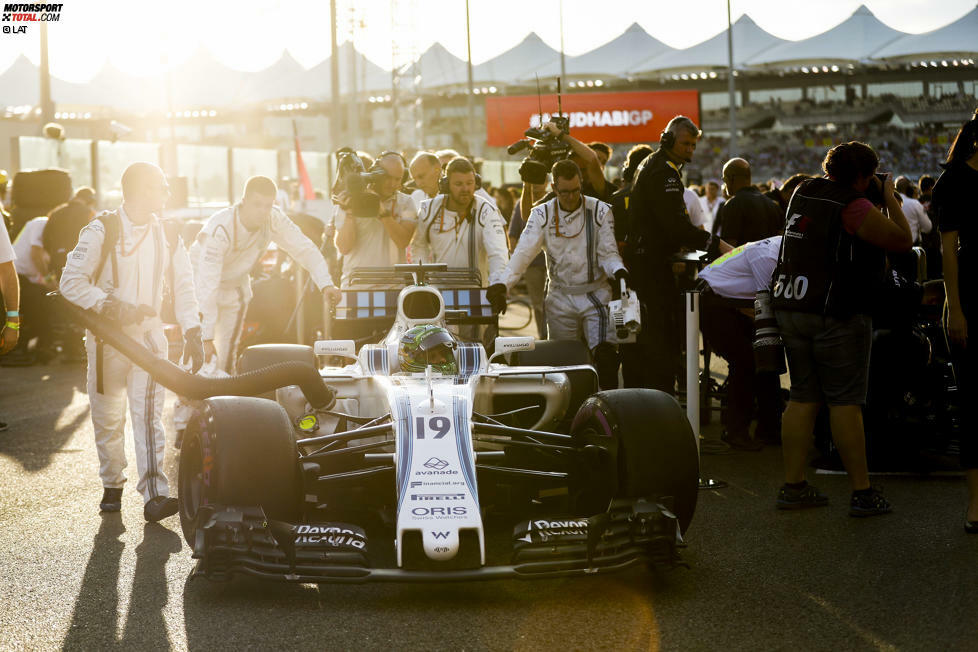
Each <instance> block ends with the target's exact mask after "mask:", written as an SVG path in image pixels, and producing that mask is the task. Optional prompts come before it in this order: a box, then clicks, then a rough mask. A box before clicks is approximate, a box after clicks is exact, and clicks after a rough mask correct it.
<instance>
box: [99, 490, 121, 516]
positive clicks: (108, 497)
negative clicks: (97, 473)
mask: <svg viewBox="0 0 978 652" xmlns="http://www.w3.org/2000/svg"><path fill="white" fill-rule="evenodd" d="M98 508H99V510H100V511H103V512H118V511H121V510H122V488H121V487H120V488H118V489H112V488H110V487H106V488H105V490H104V491H103V492H102V502H100V503H99V504H98Z"/></svg>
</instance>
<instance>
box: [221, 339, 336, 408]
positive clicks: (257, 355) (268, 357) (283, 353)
mask: <svg viewBox="0 0 978 652" xmlns="http://www.w3.org/2000/svg"><path fill="white" fill-rule="evenodd" d="M278 362H305V363H306V364H310V365H312V367H313V369H318V368H319V364H318V362H317V360H316V354H315V352H314V351H313V350H312V347H311V346H305V345H304V344H257V345H255V346H249V347H248V348H247V349H245V350H244V353H242V354H241V358H240V359H239V360H238V373H239V374H246V373H248V372H249V371H255V370H257V369H261V368H262V367H267V366H269V365H273V364H276V363H278ZM259 396H261V398H269V399H273V400H274V398H275V392H266V393H264V394H260V395H259Z"/></svg>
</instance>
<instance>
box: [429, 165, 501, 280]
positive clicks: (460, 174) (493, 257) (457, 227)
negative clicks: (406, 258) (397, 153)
mask: <svg viewBox="0 0 978 652" xmlns="http://www.w3.org/2000/svg"><path fill="white" fill-rule="evenodd" d="M478 178H479V175H477V174H476V173H475V167H474V166H473V165H472V163H470V162H469V161H468V159H464V158H461V157H459V158H455V159H452V161H451V162H450V163H449V164H448V167H447V168H446V169H445V176H443V177H442V178H441V181H440V182H439V190H440V194H439V195H437V196H436V197H435V198H434V199H426V200H424V201H422V202H421V207H420V208H419V209H418V226H417V228H416V229H415V231H414V238H413V239H412V240H411V258H412V260H416V261H424V262H426V263H446V264H447V265H448V267H449V268H466V269H474V270H477V271H479V273H480V274H481V276H482V279H483V281H482V282H483V283H486V284H487V285H492V284H495V283H500V282H502V274H503V270H504V269H505V268H506V263H507V262H508V261H509V250H508V249H509V248H508V246H507V244H506V231H505V228H506V227H505V224H504V222H503V218H502V217H501V216H500V215H499V211H498V210H496V207H495V206H494V205H493V204H492V202H490V201H488V200H486V199H483V198H482V197H479V196H477V195H476V194H475V191H476V189H477V188H478V187H479V184H478V181H477V180H478Z"/></svg>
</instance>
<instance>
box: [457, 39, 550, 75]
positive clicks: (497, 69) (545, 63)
mask: <svg viewBox="0 0 978 652" xmlns="http://www.w3.org/2000/svg"><path fill="white" fill-rule="evenodd" d="M554 64H556V65H557V69H558V70H560V53H559V52H558V51H557V50H554V49H553V48H552V47H550V46H549V45H547V44H546V43H544V42H543V39H542V38H540V37H539V36H538V35H537V34H536V32H530V33H529V34H527V36H526V38H525V39H523V40H522V41H520V43H519V44H518V45H516V46H514V47H512V48H510V49H509V50H506V51H505V52H503V53H502V54H500V55H499V56H497V57H493V58H492V59H489V60H488V61H486V62H485V63H480V64H479V65H478V66H475V69H474V70H473V71H472V75H473V78H474V79H475V81H477V82H480V83H482V82H494V83H512V82H513V81H514V80H517V79H533V75H534V73H536V72H537V71H538V70H544V69H549V68H552V66H553V65H554Z"/></svg>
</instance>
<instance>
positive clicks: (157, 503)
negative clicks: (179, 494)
mask: <svg viewBox="0 0 978 652" xmlns="http://www.w3.org/2000/svg"><path fill="white" fill-rule="evenodd" d="M179 509H180V507H179V504H178V503H177V499H176V498H166V497H165V496H157V497H156V498H150V499H149V502H148V503H146V506H145V507H143V517H145V518H146V520H147V521H149V522H150V523H155V522H157V521H161V520H163V519H164V518H166V517H167V516H173V515H174V514H176V513H177V511H178V510H179Z"/></svg>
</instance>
